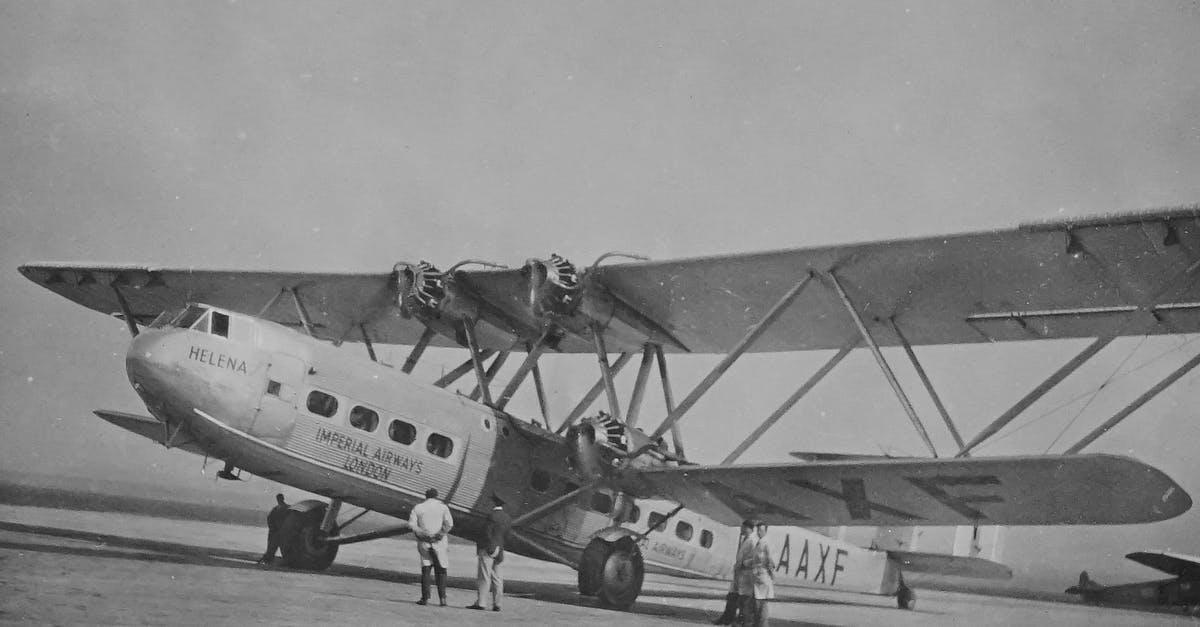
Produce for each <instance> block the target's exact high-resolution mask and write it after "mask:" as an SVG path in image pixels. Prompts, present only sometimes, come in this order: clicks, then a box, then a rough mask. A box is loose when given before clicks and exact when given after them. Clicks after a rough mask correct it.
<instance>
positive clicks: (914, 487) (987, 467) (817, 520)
mask: <svg viewBox="0 0 1200 627" xmlns="http://www.w3.org/2000/svg"><path fill="white" fill-rule="evenodd" d="M622 489H624V490H626V491H627V492H630V493H631V494H635V495H638V496H643V497H648V496H655V497H658V498H665V499H670V500H673V501H677V502H679V503H682V504H683V505H684V506H685V507H688V508H690V509H694V510H696V511H699V512H701V513H703V514H705V515H707V516H710V517H712V518H714V519H716V520H718V521H720V522H722V523H725V524H729V525H736V524H738V523H739V521H741V520H743V519H745V518H748V517H757V518H762V519H763V520H765V521H766V522H768V523H771V524H781V525H798V526H806V527H813V526H842V525H846V526H856V525H859V526H862V525H866V526H875V525H901V526H903V525H973V524H983V525H1116V524H1129V523H1144V522H1155V521H1159V520H1165V519H1168V518H1173V517H1175V516H1178V515H1180V514H1182V513H1184V512H1186V511H1187V510H1188V509H1189V508H1190V507H1191V505H1192V499H1191V497H1190V496H1189V495H1188V494H1187V492H1185V491H1184V490H1183V488H1181V487H1180V486H1179V485H1177V484H1176V483H1175V482H1174V481H1172V480H1171V479H1170V477H1167V476H1166V475H1165V474H1163V473H1162V472H1160V471H1159V470H1157V469H1155V468H1153V467H1151V466H1147V465H1145V464H1143V463H1141V462H1138V461H1136V460H1133V459H1130V458H1128V457H1121V456H1115V455H1103V454H1098V455H1073V456H1029V457H992V458H958V459H927V460H912V459H906V460H878V461H846V462H806V463H798V464H797V463H785V464H752V465H740V466H680V467H671V468H653V469H648V470H642V471H632V472H630V473H629V474H627V475H626V476H625V477H624V481H623V485H622Z"/></svg>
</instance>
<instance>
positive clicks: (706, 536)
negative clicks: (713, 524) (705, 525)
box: [700, 529, 713, 549]
mask: <svg viewBox="0 0 1200 627" xmlns="http://www.w3.org/2000/svg"><path fill="white" fill-rule="evenodd" d="M712 540H713V535H712V532H711V531H709V530H708V529H704V530H702V531H701V532H700V546H702V547H704V548H706V549H707V548H709V547H711V546H712Z"/></svg>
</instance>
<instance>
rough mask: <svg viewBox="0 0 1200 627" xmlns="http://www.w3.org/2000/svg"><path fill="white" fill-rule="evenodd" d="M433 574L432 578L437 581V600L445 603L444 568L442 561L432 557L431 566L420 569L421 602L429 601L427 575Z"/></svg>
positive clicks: (435, 556)
mask: <svg viewBox="0 0 1200 627" xmlns="http://www.w3.org/2000/svg"><path fill="white" fill-rule="evenodd" d="M431 571H432V572H433V575H434V578H435V579H436V581H437V590H438V598H439V599H441V601H442V603H445V602H446V567H445V566H442V561H441V560H439V559H438V558H437V555H434V556H433V564H432V565H430V566H422V567H421V600H422V601H428V600H429V574H430V572H431Z"/></svg>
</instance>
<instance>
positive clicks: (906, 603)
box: [896, 584, 917, 610]
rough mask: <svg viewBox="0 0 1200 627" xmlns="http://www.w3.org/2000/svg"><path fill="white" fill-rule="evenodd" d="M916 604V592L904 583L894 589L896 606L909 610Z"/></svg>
mask: <svg viewBox="0 0 1200 627" xmlns="http://www.w3.org/2000/svg"><path fill="white" fill-rule="evenodd" d="M916 606H917V592H916V591H915V590H913V589H912V588H909V587H908V586H906V585H904V584H900V589H899V590H897V591H896V607H899V608H900V609H902V610H911V609H913V608H915V607H916Z"/></svg>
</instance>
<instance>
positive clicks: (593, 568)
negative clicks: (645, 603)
mask: <svg viewBox="0 0 1200 627" xmlns="http://www.w3.org/2000/svg"><path fill="white" fill-rule="evenodd" d="M645 574H646V570H645V565H644V564H643V562H642V550H641V549H640V548H638V545H637V543H636V542H634V541H633V539H632V538H630V537H629V536H624V537H621V538H619V539H617V540H615V541H611V542H610V541H608V540H604V539H601V538H593V539H592V541H591V542H590V543H588V545H587V548H585V549H584V550H583V558H582V559H581V560H580V561H579V593H580V594H584V595H587V596H597V597H599V598H600V602H601V603H603V604H604V605H607V606H609V607H614V608H617V609H625V608H628V607H629V606H630V605H633V602H634V601H635V600H637V597H638V595H639V594H641V592H642V580H643V578H644V577H645Z"/></svg>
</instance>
